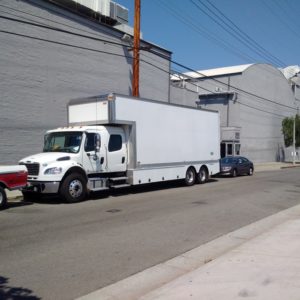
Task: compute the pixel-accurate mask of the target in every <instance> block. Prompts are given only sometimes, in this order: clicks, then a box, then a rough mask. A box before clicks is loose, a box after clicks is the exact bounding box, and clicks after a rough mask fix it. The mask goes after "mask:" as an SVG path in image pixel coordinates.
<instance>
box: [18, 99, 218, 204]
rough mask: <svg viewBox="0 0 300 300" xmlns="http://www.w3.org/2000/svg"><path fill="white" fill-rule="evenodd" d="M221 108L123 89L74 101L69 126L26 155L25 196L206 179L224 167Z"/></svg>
mask: <svg viewBox="0 0 300 300" xmlns="http://www.w3.org/2000/svg"><path fill="white" fill-rule="evenodd" d="M219 122H220V120H219V114H218V112H215V111H208V110H200V109H196V108H191V107H184V106H179V105H174V104H173V105H172V104H168V103H162V102H157V101H153V100H145V99H137V98H132V97H129V96H122V95H118V94H108V95H104V96H97V97H91V98H86V99H76V100H71V101H70V103H69V105H68V124H69V126H68V127H63V128H58V129H55V130H50V131H48V132H47V133H46V135H45V142H44V149H43V152H42V153H39V154H36V155H32V156H29V157H26V158H24V159H22V160H21V161H20V164H24V165H26V167H27V169H28V185H27V187H26V188H24V189H23V195H24V198H29V197H33V196H34V195H41V194H53V193H58V194H59V195H60V196H61V197H63V198H64V199H65V200H66V201H67V202H78V201H82V200H84V199H85V198H86V196H87V194H88V193H89V191H100V190H105V189H110V188H119V187H124V186H129V185H138V184H146V183H151V182H160V181H167V180H177V179H183V180H184V181H185V183H186V184H187V185H193V184H194V183H195V182H196V181H197V182H199V183H204V182H206V181H207V180H208V178H209V176H210V175H213V174H216V173H218V172H219V158H220V132H219V131H220V126H219V125H220V123H219Z"/></svg>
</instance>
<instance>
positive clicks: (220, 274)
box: [79, 205, 300, 300]
mask: <svg viewBox="0 0 300 300" xmlns="http://www.w3.org/2000/svg"><path fill="white" fill-rule="evenodd" d="M299 217H300V205H298V206H295V207H292V208H290V209H287V210H284V211H282V212H280V213H277V214H275V215H273V216H270V217H267V218H265V219H263V220H261V221H258V222H256V223H253V224H250V225H248V226H245V227H243V228H241V229H239V230H237V231H235V232H232V233H230V234H227V235H225V236H222V237H220V238H218V239H216V240H214V241H211V242H209V243H207V244H205V245H203V246H200V247H199V248H196V249H193V250H191V251H189V252H187V253H185V254H183V255H180V256H179V257H176V258H174V259H172V260H170V261H167V262H165V263H162V264H160V265H158V266H154V267H152V268H150V269H147V270H145V271H143V272H140V273H138V274H135V275H133V276H131V277H129V278H126V279H124V280H122V281H120V282H117V283H115V284H113V285H110V286H107V287H105V288H103V289H100V290H98V291H95V292H93V293H91V294H89V295H86V296H83V297H81V298H79V299H80V300H96V299H97V300H98V299H101V300H121V299H122V300H134V299H140V300H185V299H204V300H206V299H230V300H231V299H241V298H247V297H251V298H252V299H263V300H269V299H270V300H282V299H289V300H294V299H295V300H296V299H300V218H299Z"/></svg>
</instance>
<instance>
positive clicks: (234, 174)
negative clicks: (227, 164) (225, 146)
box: [232, 169, 237, 177]
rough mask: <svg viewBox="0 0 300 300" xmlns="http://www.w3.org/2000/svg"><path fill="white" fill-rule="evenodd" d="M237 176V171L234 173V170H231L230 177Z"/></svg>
mask: <svg viewBox="0 0 300 300" xmlns="http://www.w3.org/2000/svg"><path fill="white" fill-rule="evenodd" d="M236 176H237V171H236V169H233V171H232V177H236Z"/></svg>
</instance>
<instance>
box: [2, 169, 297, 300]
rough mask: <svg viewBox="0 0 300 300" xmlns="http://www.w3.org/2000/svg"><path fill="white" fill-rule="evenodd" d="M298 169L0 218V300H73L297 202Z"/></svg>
mask: <svg viewBox="0 0 300 300" xmlns="http://www.w3.org/2000/svg"><path fill="white" fill-rule="evenodd" d="M299 179H300V168H295V169H284V170H278V171H272V172H260V173H256V174H254V176H252V177H249V176H242V177H238V178H215V179H213V180H212V181H211V182H210V183H208V184H205V185H195V186H193V187H184V186H182V185H180V184H178V183H171V184H157V185H151V186H148V187H138V188H130V189H127V190H123V191H122V192H119V193H118V194H116V193H114V194H105V195H101V194H96V195H94V196H93V198H92V199H90V200H89V201H87V202H83V203H79V204H64V203H61V202H60V201H59V200H58V199H44V201H43V202H40V203H28V204H23V203H14V204H10V207H9V208H8V209H7V210H5V211H1V212H0V299H6V298H9V297H11V298H12V299H14V298H13V296H15V297H16V296H22V297H23V298H22V299H30V300H34V299H74V298H76V297H79V296H82V295H85V294H87V293H89V292H92V291H94V290H96V289H99V288H101V287H103V286H106V285H108V284H111V283H113V282H116V281H118V280H120V279H123V278H125V277H127V276H129V275H132V274H134V273H136V272H138V271H141V270H144V269H146V268H148V267H151V266H153V265H156V264H158V263H160V262H163V261H166V260H168V259H170V258H172V257H175V256H177V255H179V254H182V253H184V252H186V251H188V250H190V249H193V248H195V247H198V246H200V245H201V244H203V243H205V242H207V241H210V240H213V239H214V238H216V237H219V236H221V235H223V234H226V233H228V232H230V231H233V230H236V229H238V228H240V227H242V226H245V225H248V224H250V223H252V222H255V221H257V220H260V219H262V218H264V217H266V216H269V215H272V214H274V213H277V212H279V211H281V210H283V209H286V208H289V207H291V206H294V205H297V204H299V203H300V197H299V195H300V180H299Z"/></svg>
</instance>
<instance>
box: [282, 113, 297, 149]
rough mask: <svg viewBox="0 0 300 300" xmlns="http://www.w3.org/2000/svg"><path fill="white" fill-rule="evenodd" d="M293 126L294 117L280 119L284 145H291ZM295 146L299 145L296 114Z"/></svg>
mask: <svg viewBox="0 0 300 300" xmlns="http://www.w3.org/2000/svg"><path fill="white" fill-rule="evenodd" d="M293 127H294V117H289V118H284V119H283V120H282V133H283V136H284V143H285V146H286V147H289V146H292V145H293ZM296 147H300V116H299V115H297V116H296Z"/></svg>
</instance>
